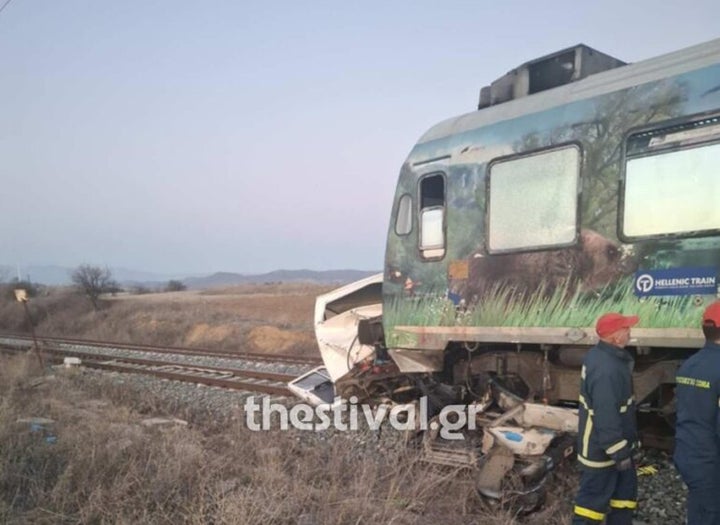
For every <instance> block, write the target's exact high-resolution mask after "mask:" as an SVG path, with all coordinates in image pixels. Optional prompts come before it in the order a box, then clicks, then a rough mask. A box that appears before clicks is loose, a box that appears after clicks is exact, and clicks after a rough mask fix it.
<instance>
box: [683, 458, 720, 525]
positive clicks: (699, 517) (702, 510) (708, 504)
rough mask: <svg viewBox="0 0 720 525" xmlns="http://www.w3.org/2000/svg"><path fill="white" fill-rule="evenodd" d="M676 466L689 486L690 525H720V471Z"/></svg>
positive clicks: (688, 515) (688, 511) (688, 519)
mask: <svg viewBox="0 0 720 525" xmlns="http://www.w3.org/2000/svg"><path fill="white" fill-rule="evenodd" d="M675 466H676V467H677V469H678V470H679V471H680V474H681V475H682V478H683V481H685V483H686V484H687V486H688V498H687V523H688V525H720V471H718V470H717V469H708V468H707V467H705V468H693V467H691V466H690V465H678V464H677V463H676V465H675Z"/></svg>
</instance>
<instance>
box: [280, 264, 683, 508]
mask: <svg viewBox="0 0 720 525" xmlns="http://www.w3.org/2000/svg"><path fill="white" fill-rule="evenodd" d="M379 282H381V276H375V277H374V278H369V279H366V280H364V281H359V282H358V283H353V284H351V285H348V286H346V287H343V288H341V289H338V290H335V291H333V292H330V293H329V294H326V295H324V296H321V297H319V298H318V301H317V305H316V319H315V321H316V335H317V338H318V343H319V346H320V349H321V353H322V355H323V360H324V362H325V367H324V372H323V375H322V376H321V377H322V378H324V379H322V380H321V381H320V382H318V383H317V384H315V385H313V384H312V382H310V383H308V382H307V380H305V382H304V386H303V388H304V390H302V391H299V390H300V389H299V388H298V384H300V383H303V381H302V380H301V381H299V383H298V384H296V385H293V383H291V384H290V386H291V390H294V391H296V392H298V393H299V395H301V397H304V398H305V399H306V400H311V399H312V394H311V393H310V397H308V392H310V391H311V390H312V388H317V389H324V392H325V394H326V396H325V398H324V400H319V398H316V403H318V402H332V401H333V399H332V397H334V398H335V399H334V402H348V401H350V402H352V403H357V404H369V405H371V406H380V405H385V406H417V405H418V404H419V403H424V404H425V405H424V407H423V408H424V413H425V415H426V417H427V419H428V420H427V421H425V422H421V421H419V422H417V427H418V428H417V429H416V430H415V431H414V432H413V433H412V436H411V439H410V441H411V442H413V443H414V444H415V445H416V446H417V447H418V450H419V453H421V454H422V457H423V459H424V460H426V461H429V462H432V463H436V464H441V465H447V466H450V467H455V468H468V469H472V470H474V471H475V479H476V486H477V489H478V491H479V492H480V493H481V494H482V495H484V496H486V497H488V498H494V499H499V500H503V501H514V502H515V504H516V505H517V506H518V507H519V508H520V509H524V510H532V509H533V508H536V507H537V506H538V505H540V504H541V503H542V499H543V493H544V487H545V485H546V483H547V480H548V479H549V478H550V476H551V474H552V472H553V470H554V469H555V467H557V466H558V465H559V464H561V463H562V462H564V461H566V460H569V459H571V458H572V457H573V455H574V452H575V450H574V449H575V442H576V434H577V427H578V412H577V400H578V397H579V385H580V368H581V365H582V360H583V357H584V354H585V352H587V351H588V350H589V348H588V347H582V346H560V345H543V344H536V345H532V344H522V345H520V344H507V343H506V344H487V343H482V344H481V343H476V342H453V343H451V344H450V345H448V347H447V348H446V349H445V350H444V351H443V352H442V367H441V368H440V369H439V370H434V371H427V372H407V371H406V370H403V369H402V368H401V367H400V366H399V365H398V363H397V360H395V359H393V356H392V353H391V352H389V351H388V349H387V348H386V347H385V343H384V336H383V333H382V311H381V304H380V303H379V302H378V299H379V294H378V292H379V287H378V283H379ZM634 351H635V352H636V366H635V371H634V387H635V399H636V401H637V404H638V408H639V412H640V420H641V422H643V423H644V426H643V427H642V429H641V437H642V438H644V440H645V442H646V444H647V445H649V446H651V447H663V448H666V447H668V446H670V444H671V440H672V437H671V436H672V432H671V429H672V423H673V416H674V406H673V395H672V387H673V383H674V375H675V371H676V369H677V367H678V366H679V363H680V358H681V354H680V353H679V352H677V353H676V352H674V351H672V350H670V349H665V350H663V349H659V350H658V349H642V348H638V349H634ZM328 382H331V383H332V385H333V388H332V389H331V392H332V394H331V398H328V397H327V392H328ZM420 413H423V411H422V410H421V411H420ZM460 418H463V420H460ZM423 423H424V425H423ZM447 427H449V428H451V429H452V432H443V429H444V428H447Z"/></svg>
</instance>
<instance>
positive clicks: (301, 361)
mask: <svg viewBox="0 0 720 525" xmlns="http://www.w3.org/2000/svg"><path fill="white" fill-rule="evenodd" d="M0 339H13V340H22V341H26V342H28V344H32V337H30V336H29V335H27V334H18V333H12V332H5V333H0ZM37 340H38V343H41V344H42V345H43V348H47V347H57V346H58V345H66V346H72V345H79V346H87V347H98V348H108V347H112V348H119V349H123V350H129V351H139V352H155V353H159V354H172V355H190V356H202V357H219V358H225V359H244V360H248V361H263V362H271V363H283V364H298V365H309V366H319V365H321V364H322V359H320V358H319V357H307V356H297V355H287V354H260V353H256V352H236V351H232V350H209V349H206V348H187V347H178V346H158V345H144V344H137V343H119V342H111V341H97V340H92V339H76V338H70V337H62V338H61V337H47V336H41V337H38V338H37Z"/></svg>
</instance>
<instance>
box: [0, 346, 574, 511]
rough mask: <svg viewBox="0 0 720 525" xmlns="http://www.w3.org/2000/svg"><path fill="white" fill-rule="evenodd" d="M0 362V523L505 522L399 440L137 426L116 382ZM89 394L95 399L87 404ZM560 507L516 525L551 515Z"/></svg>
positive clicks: (232, 427) (460, 476)
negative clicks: (111, 385) (367, 442)
mask: <svg viewBox="0 0 720 525" xmlns="http://www.w3.org/2000/svg"><path fill="white" fill-rule="evenodd" d="M0 364H1V365H2V366H1V368H0V522H2V523H11V524H20V523H41V524H56V523H98V524H102V523H120V524H125V523H127V524H136V523H168V524H169V523H173V524H177V523H190V524H200V523H215V524H225V523H227V524H240V525H242V524H257V523H263V524H282V525H284V524H288V525H290V524H297V523H303V524H306V525H311V524H323V525H324V524H328V525H333V524H338V525H340V524H346V523H347V524H356V523H365V522H370V523H384V524H385V523H394V524H434V523H440V522H442V523H453V524H464V523H467V524H470V523H484V524H488V525H500V524H511V523H516V522H517V521H515V520H514V519H513V517H512V514H511V513H509V512H507V511H504V510H502V509H500V508H497V509H496V508H492V507H488V506H487V505H486V504H485V503H484V502H483V501H482V500H481V499H480V498H479V497H478V496H477V494H476V493H475V490H474V488H473V483H472V477H471V476H470V475H469V474H467V473H458V472H451V471H447V470H438V469H435V468H433V467H431V466H428V465H426V464H424V463H421V462H419V461H418V459H417V456H416V455H415V454H414V453H413V452H412V451H411V450H409V449H407V448H405V447H399V446H398V447H388V448H377V447H375V446H372V445H371V446H366V447H364V448H362V447H353V446H351V443H353V441H348V439H349V438H348V436H347V435H345V434H336V435H335V437H333V438H328V439H327V440H319V439H316V438H315V437H313V436H308V435H307V434H305V435H302V433H300V432H279V431H278V432H269V433H268V432H263V433H253V432H250V431H249V430H247V429H246V428H244V426H243V425H242V424H240V423H238V422H234V423H233V422H225V424H224V425H219V424H218V425H215V426H213V427H208V426H206V425H202V424H200V422H201V420H202V416H201V415H199V419H196V418H193V417H192V414H189V416H190V425H188V426H175V427H170V428H164V429H162V430H161V429H160V428H146V427H145V426H143V425H142V424H140V421H141V418H142V416H141V414H140V413H139V411H138V409H140V410H142V411H143V412H144V411H147V409H148V405H147V400H145V401H144V404H143V405H142V406H140V407H138V406H137V405H136V403H135V401H134V399H133V397H132V396H129V395H127V393H121V391H119V390H117V391H113V390H111V389H95V390H94V389H93V388H92V387H91V388H90V389H86V390H84V391H83V390H81V389H79V386H78V385H82V384H83V382H82V381H79V379H78V378H73V377H64V376H62V375H61V376H59V377H58V378H56V379H55V380H53V381H46V382H44V383H42V384H40V385H38V384H37V382H33V379H34V378H36V377H37V375H36V374H37V371H36V370H34V369H33V364H32V361H27V360H26V359H20V358H16V359H12V360H3V361H2V363H0ZM33 384H34V385H35V386H33ZM101 390H102V395H103V400H102V401H98V400H97V399H93V398H92V396H94V395H95V394H98V393H100V391H101ZM118 394H119V395H118ZM154 409H155V410H158V411H160V412H163V411H164V410H165V408H163V407H154ZM31 416H33V417H38V416H42V417H46V418H51V419H53V420H55V423H54V424H52V425H47V426H46V427H45V428H44V429H39V430H38V429H35V431H32V429H31V428H30V426H29V425H28V424H27V423H18V422H17V421H18V419H20V418H25V417H31ZM50 435H52V436H55V437H56V441H55V442H53V443H50V442H48V441H47V439H46V438H48V437H49V436H50ZM562 511H563V509H562V508H561V507H560V506H557V505H556V506H555V507H554V510H553V511H551V512H550V513H546V514H544V515H542V520H543V521H537V520H535V519H531V520H529V521H527V522H528V523H535V524H539V523H550V524H552V523H562V522H563V521H564V519H565V518H566V517H567V515H566V514H565V515H564V514H562Z"/></svg>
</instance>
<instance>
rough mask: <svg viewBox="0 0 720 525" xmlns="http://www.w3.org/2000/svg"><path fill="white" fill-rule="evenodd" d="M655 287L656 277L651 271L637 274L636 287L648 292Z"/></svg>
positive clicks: (641, 291) (638, 289)
mask: <svg viewBox="0 0 720 525" xmlns="http://www.w3.org/2000/svg"><path fill="white" fill-rule="evenodd" d="M654 287H655V279H653V276H652V275H650V274H649V273H643V274H640V275H638V276H637V279H636V281H635V288H637V291H638V292H640V293H643V294H644V293H648V292H650V291H652V289H653V288H654Z"/></svg>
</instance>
